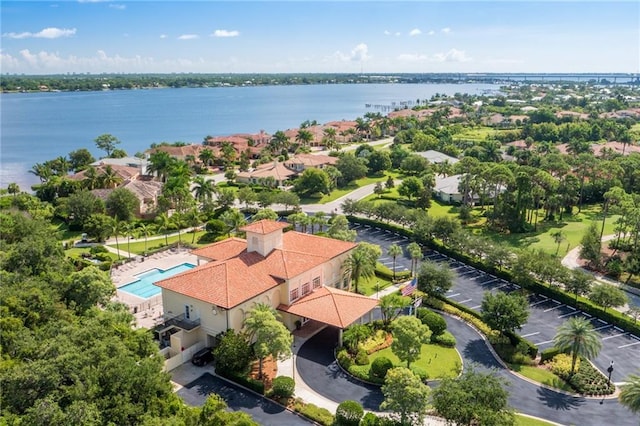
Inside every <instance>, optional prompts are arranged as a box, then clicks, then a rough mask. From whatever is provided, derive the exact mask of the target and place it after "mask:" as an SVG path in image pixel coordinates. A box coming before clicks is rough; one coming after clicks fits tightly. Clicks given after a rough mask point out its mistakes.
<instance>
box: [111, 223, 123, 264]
mask: <svg viewBox="0 0 640 426" xmlns="http://www.w3.org/2000/svg"><path fill="white" fill-rule="evenodd" d="M110 231H111V235H113V236H114V237H116V250H117V251H118V260H120V243H118V235H119V234H120V233H121V232H122V224H121V222H120V221H119V220H117V219H112V221H111V225H110Z"/></svg>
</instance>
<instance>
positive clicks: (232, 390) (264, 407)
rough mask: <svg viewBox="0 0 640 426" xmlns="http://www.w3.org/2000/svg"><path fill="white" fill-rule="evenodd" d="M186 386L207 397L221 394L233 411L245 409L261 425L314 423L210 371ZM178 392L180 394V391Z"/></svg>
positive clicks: (280, 425)
mask: <svg viewBox="0 0 640 426" xmlns="http://www.w3.org/2000/svg"><path fill="white" fill-rule="evenodd" d="M185 388H187V389H192V388H197V390H198V393H199V394H201V395H202V397H203V398H206V397H207V396H208V395H209V394H212V393H216V394H218V395H220V396H221V397H222V398H223V399H224V400H225V401H226V402H227V405H228V406H229V408H230V409H231V410H233V411H243V412H245V413H247V414H249V415H251V417H252V418H253V420H255V421H256V422H257V423H259V424H261V425H273V426H300V425H309V424H313V423H311V422H309V421H307V420H305V419H303V418H302V417H300V416H298V415H297V414H294V413H292V412H290V411H288V410H286V409H284V408H283V407H282V406H280V405H278V404H276V403H274V402H272V401H270V400H269V399H267V398H262V397H260V396H258V395H256V394H254V393H251V392H249V391H247V390H245V389H242V388H241V387H239V386H236V385H234V384H233V383H229V382H227V381H225V380H223V379H221V378H219V377H216V376H214V375H212V374H210V373H204V374H203V375H202V376H200V377H199V378H197V379H196V380H194V381H193V382H191V383H189V384H187V385H185ZM178 394H180V393H179V392H178Z"/></svg>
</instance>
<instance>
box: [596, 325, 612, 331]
mask: <svg viewBox="0 0 640 426" xmlns="http://www.w3.org/2000/svg"><path fill="white" fill-rule="evenodd" d="M609 327H611V324H607V325H603V326H602V327H598V328H596V329H595V331H598V330H602V329H604V328H609Z"/></svg>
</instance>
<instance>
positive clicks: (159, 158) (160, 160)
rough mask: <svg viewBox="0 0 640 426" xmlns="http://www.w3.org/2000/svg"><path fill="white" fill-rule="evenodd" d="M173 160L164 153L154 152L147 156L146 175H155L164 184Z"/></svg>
mask: <svg viewBox="0 0 640 426" xmlns="http://www.w3.org/2000/svg"><path fill="white" fill-rule="evenodd" d="M174 161H175V159H174V158H173V157H171V156H170V155H169V154H168V153H166V152H164V151H156V152H154V153H152V154H151V155H150V156H149V163H148V165H147V173H148V174H152V175H153V174H155V175H156V176H158V177H159V178H160V180H161V181H162V182H166V180H167V177H168V176H169V171H170V170H171V167H172V165H173V163H174Z"/></svg>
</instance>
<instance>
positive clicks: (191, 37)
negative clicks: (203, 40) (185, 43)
mask: <svg viewBox="0 0 640 426" xmlns="http://www.w3.org/2000/svg"><path fill="white" fill-rule="evenodd" d="M196 38H199V37H198V34H182V35H181V36H179V37H178V40H194V39H196Z"/></svg>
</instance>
